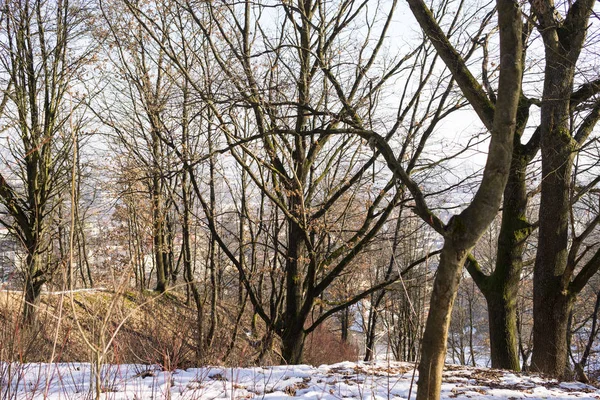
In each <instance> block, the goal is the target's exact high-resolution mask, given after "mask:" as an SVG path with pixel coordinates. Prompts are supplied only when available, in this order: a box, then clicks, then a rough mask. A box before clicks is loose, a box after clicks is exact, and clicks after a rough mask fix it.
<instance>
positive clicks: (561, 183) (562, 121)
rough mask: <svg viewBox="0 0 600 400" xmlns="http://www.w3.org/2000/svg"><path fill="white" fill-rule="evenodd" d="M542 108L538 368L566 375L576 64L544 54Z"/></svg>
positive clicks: (535, 336) (535, 365) (535, 318)
mask: <svg viewBox="0 0 600 400" xmlns="http://www.w3.org/2000/svg"><path fill="white" fill-rule="evenodd" d="M546 59H547V60H546V62H547V65H546V73H545V77H546V80H545V82H544V99H545V100H544V101H543V103H542V109H541V116H542V120H541V131H542V139H541V152H542V176H543V179H542V189H541V197H540V216H539V223H540V228H539V237H538V249H537V253H536V259H535V265H534V271H533V286H534V290H533V354H532V358H531V367H532V369H533V370H534V371H538V372H544V373H547V374H551V375H552V376H556V377H560V376H562V375H563V373H564V370H565V365H566V362H567V351H566V350H567V349H566V338H567V322H568V317H569V309H570V307H571V304H570V303H571V301H570V299H569V298H568V296H569V295H568V283H569V282H570V277H568V278H569V279H568V280H569V282H568V281H566V280H565V279H564V276H563V275H564V274H565V270H566V266H567V258H568V244H569V236H568V234H569V213H570V209H571V203H570V186H571V171H572V166H573V157H574V155H575V152H574V150H576V144H575V141H574V140H573V138H572V136H571V132H570V110H569V104H570V103H569V98H570V95H571V92H572V87H573V73H574V71H573V68H572V67H571V66H569V64H568V63H565V61H564V60H563V58H562V57H558V56H551V55H549V54H547V55H546Z"/></svg>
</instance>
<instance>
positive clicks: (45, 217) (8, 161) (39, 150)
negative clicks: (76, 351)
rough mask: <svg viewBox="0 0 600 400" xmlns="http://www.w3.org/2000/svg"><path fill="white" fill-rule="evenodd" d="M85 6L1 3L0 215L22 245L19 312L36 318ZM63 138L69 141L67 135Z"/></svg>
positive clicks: (73, 124)
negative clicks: (0, 148)
mask: <svg viewBox="0 0 600 400" xmlns="http://www.w3.org/2000/svg"><path fill="white" fill-rule="evenodd" d="M86 14H87V10H86V9H85V5H84V4H83V3H80V2H78V1H68V0H60V1H58V2H43V1H33V0H22V1H14V2H5V4H4V5H3V10H2V26H1V27H0V30H1V35H0V36H1V37H2V39H1V44H0V46H2V49H3V51H2V56H1V59H0V64H1V67H2V69H3V73H4V74H5V76H8V77H9V81H10V84H9V88H8V90H7V91H6V92H5V96H4V99H3V104H2V106H3V108H4V113H3V115H2V118H3V119H4V120H5V121H6V122H7V126H9V127H10V128H9V130H8V131H7V134H8V146H7V148H6V151H5V153H4V154H3V158H4V168H3V170H2V171H1V175H0V201H2V204H3V205H4V206H5V208H6V211H7V215H8V216H9V217H10V218H2V219H0V223H2V224H3V225H5V226H6V227H7V228H9V229H10V231H11V232H12V233H13V234H15V235H16V237H17V238H18V240H19V241H20V242H21V243H22V245H23V247H24V248H25V252H26V258H25V265H24V279H25V306H24V310H23V317H24V319H25V320H26V321H28V322H33V321H34V319H35V310H36V307H37V305H38V302H39V296H40V293H41V290H42V286H43V285H44V284H45V283H46V282H47V281H48V280H49V278H50V276H51V274H52V272H53V271H52V269H53V268H56V267H57V266H58V265H60V263H47V262H45V261H44V258H45V257H46V256H47V255H48V251H49V246H50V227H49V224H50V222H51V220H52V217H51V215H52V214H53V213H54V212H55V210H56V207H57V206H58V204H59V202H60V196H59V193H60V191H61V190H62V189H63V188H64V186H63V185H64V182H65V180H64V178H65V176H66V173H65V171H66V170H68V167H69V165H68V160H69V155H70V151H71V140H70V138H71V132H70V130H73V129H77V127H78V124H79V123H80V121H79V119H78V117H77V114H76V113H75V110H76V109H77V107H78V106H79V104H81V98H80V97H79V98H78V97H77V95H76V94H74V93H75V92H77V88H76V85H77V82H78V81H79V74H80V73H81V72H82V68H83V66H84V64H85V63H86V62H87V59H88V58H89V57H90V53H89V49H87V48H85V47H84V46H83V42H82V40H83V35H84V34H85V32H86V27H85V24H84V21H85V18H86ZM65 138H68V139H65Z"/></svg>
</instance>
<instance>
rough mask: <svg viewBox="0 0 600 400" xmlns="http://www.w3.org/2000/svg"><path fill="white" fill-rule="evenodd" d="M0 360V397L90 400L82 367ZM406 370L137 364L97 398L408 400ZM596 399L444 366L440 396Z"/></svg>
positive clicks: (109, 379)
mask: <svg viewBox="0 0 600 400" xmlns="http://www.w3.org/2000/svg"><path fill="white" fill-rule="evenodd" d="M8 367H9V365H8V364H1V363H0V380H2V382H0V387H1V388H2V389H1V393H0V398H2V399H49V400H58V399H68V400H71V399H91V398H94V392H95V390H94V389H93V388H94V387H95V386H94V385H93V384H91V383H90V382H91V379H90V377H91V376H94V374H93V371H92V370H91V369H90V368H91V367H90V364H85V363H63V364H44V363H41V364H36V363H32V364H21V365H16V364H13V365H12V370H11V371H9V370H8ZM417 378H418V376H417V375H416V374H415V372H414V369H413V365H412V364H408V363H397V362H376V363H374V364H365V363H352V362H343V363H338V364H332V365H322V366H320V367H311V366H307V365H298V366H274V367H254V368H222V367H206V368H197V369H194V368H190V369H187V370H175V371H163V370H161V369H160V368H158V367H148V366H143V365H132V364H126V365H104V366H103V368H102V372H101V385H100V391H101V393H102V394H101V398H102V399H114V400H119V399H128V400H133V399H190V400H194V399H218V398H224V399H232V400H233V399H270V400H284V399H285V400H287V399H293V398H300V399H328V400H334V399H335V400H338V399H408V398H409V396H410V398H411V399H413V398H414V397H415V391H416V380H417ZM553 398H557V399H600V389H599V388H598V387H594V386H591V385H584V384H582V383H576V382H558V381H556V380H551V379H545V378H543V377H541V376H538V375H527V374H515V373H509V372H505V371H499V370H492V369H485V368H470V367H459V366H452V365H450V366H448V367H447V368H446V371H445V373H444V383H443V385H442V399H507V400H508V399H553Z"/></svg>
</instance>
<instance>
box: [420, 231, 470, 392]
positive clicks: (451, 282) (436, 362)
mask: <svg viewBox="0 0 600 400" xmlns="http://www.w3.org/2000/svg"><path fill="white" fill-rule="evenodd" d="M468 250H470V249H457V248H455V247H454V245H453V244H452V242H451V241H450V240H449V239H446V242H445V243H444V248H443V249H442V254H441V256H440V264H439V266H438V270H437V275H436V278H435V280H434V283H433V291H432V293H431V307H430V308H429V314H428V315H427V322H426V323H425V332H426V334H425V335H424V336H423V341H422V344H421V361H420V362H419V382H418V391H417V400H425V399H439V398H440V393H441V392H440V390H441V385H440V383H441V382H442V371H443V369H444V361H445V358H446V344H447V340H446V338H447V337H448V328H449V326H450V319H451V314H452V305H453V304H454V300H455V299H456V293H457V291H458V284H459V283H460V278H461V272H462V266H463V264H464V262H465V260H466V258H467V254H468ZM440 338H443V340H442V339H440Z"/></svg>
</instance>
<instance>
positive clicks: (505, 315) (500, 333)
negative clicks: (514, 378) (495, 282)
mask: <svg viewBox="0 0 600 400" xmlns="http://www.w3.org/2000/svg"><path fill="white" fill-rule="evenodd" d="M507 297H512V295H507ZM507 297H505V296H502V294H501V293H500V294H496V293H494V294H489V295H488V296H487V297H486V299H487V306H488V321H489V330H490V354H491V359H492V368H501V369H509V370H513V371H519V370H520V363H519V353H518V350H517V310H516V308H517V307H516V306H517V303H516V299H510V300H509V299H507ZM513 300H514V301H513Z"/></svg>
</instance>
